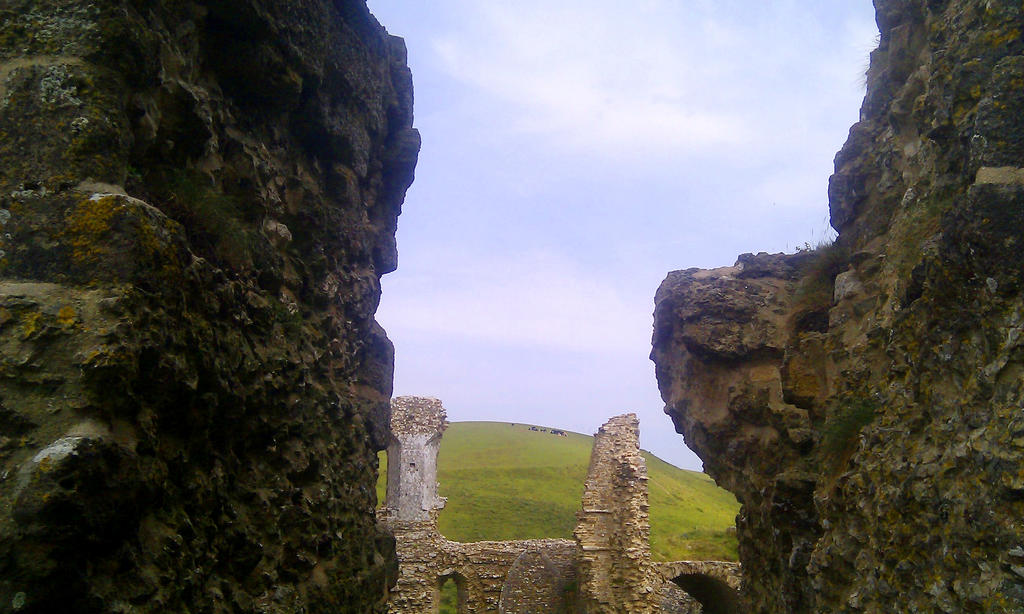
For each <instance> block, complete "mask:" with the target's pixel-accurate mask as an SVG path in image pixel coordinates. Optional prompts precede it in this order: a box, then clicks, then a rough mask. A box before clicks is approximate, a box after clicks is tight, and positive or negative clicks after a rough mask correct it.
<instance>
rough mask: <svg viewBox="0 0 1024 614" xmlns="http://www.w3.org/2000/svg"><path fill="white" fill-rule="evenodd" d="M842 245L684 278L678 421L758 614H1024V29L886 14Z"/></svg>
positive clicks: (963, 13) (663, 382) (842, 170)
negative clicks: (713, 492)
mask: <svg viewBox="0 0 1024 614" xmlns="http://www.w3.org/2000/svg"><path fill="white" fill-rule="evenodd" d="M875 6H876V10H877V22H878V26H879V29H880V32H881V37H880V42H879V47H878V49H877V50H876V51H874V52H873V53H872V56H871V64H870V68H869V69H868V72H867V94H866V96H865V99H864V104H863V106H862V108H861V120H860V121H859V122H858V123H857V124H855V125H854V126H853V128H852V129H851V131H850V137H849V139H848V140H847V142H846V144H845V145H844V146H843V148H842V150H841V151H840V152H839V154H838V155H837V156H836V161H835V164H836V172H835V174H834V175H833V176H832V178H831V180H830V181H829V208H830V212H831V220H832V225H833V226H834V227H835V228H836V229H837V230H838V231H839V238H838V239H837V241H836V243H835V245H833V246H830V247H827V248H822V249H819V250H816V251H813V252H809V253H802V254H797V255H793V256H782V255H774V256H771V255H766V254H760V255H757V256H752V255H745V256H741V257H740V259H739V261H738V262H737V264H736V266H734V267H729V268H723V269H717V270H713V271H698V270H696V269H690V270H687V271H677V272H673V273H671V274H669V276H668V278H667V279H666V280H665V282H664V283H663V284H662V286H661V288H660V289H659V290H658V294H657V297H656V313H655V334H654V351H653V353H652V358H653V359H654V361H655V363H656V365H657V375H658V382H659V386H660V388H661V392H662V397H663V398H664V399H665V402H666V411H667V412H668V413H670V415H671V416H672V418H673V420H674V421H675V424H676V427H677V429H678V430H679V431H680V432H682V433H684V434H685V435H686V438H687V442H688V443H689V445H690V446H691V447H693V448H694V449H695V450H696V451H697V453H698V454H699V455H700V456H701V458H702V459H703V460H704V463H705V469H706V470H707V471H708V473H710V474H711V475H712V476H713V477H714V478H715V479H716V480H718V481H719V483H720V484H722V485H723V486H725V487H726V488H728V489H729V490H732V491H733V492H734V493H735V494H736V496H737V498H738V499H739V500H740V502H741V504H742V506H743V507H742V511H741V514H740V519H739V522H738V524H737V530H738V534H739V539H740V558H741V560H742V562H743V566H744V581H745V586H744V590H745V593H746V596H747V597H748V598H749V599H750V602H751V603H750V605H751V607H752V608H754V609H755V610H757V611H763V612H826V611H827V612H860V611H886V612H890V611H895V612H913V611H942V612H971V611H977V612H996V613H998V612H1019V611H1022V610H1024V571H1021V569H1022V567H1024V550H1022V548H1021V535H1024V527H1022V526H1021V522H1020V519H1021V518H1024V496H1022V493H1024V482H1022V480H1021V476H1022V475H1024V473H1022V471H1024V438H1022V434H1024V416H1022V414H1021V411H1020V408H1021V407H1022V406H1024V387H1022V381H1024V380H1022V378H1021V374H1022V373H1024V345H1022V344H1024V340H1022V338H1021V335H1020V334H1019V331H1020V330H1021V327H1022V323H1024V319H1022V318H1024V315H1022V314H1024V297H1022V294H1021V291H1022V289H1024V288H1022V283H1021V282H1022V276H1021V271H1022V270H1024V262H1022V254H1024V251H1022V250H1021V249H1020V240H1021V239H1020V238H1021V236H1024V214H1022V212H1024V182H1022V180H1021V177H1022V176H1024V172H1022V171H1021V170H1020V169H1021V168H1024V145H1022V143H1024V122H1022V118H1024V87H1022V84H1024V55H1022V54H1024V40H1022V30H1024V28H1022V23H1024V6H1022V5H1021V4H1020V3H1019V2H1008V1H981V0H959V1H949V0H946V1H939V2H933V1H929V2H926V1H924V0H909V1H908V0H900V1H895V0H876V2H875Z"/></svg>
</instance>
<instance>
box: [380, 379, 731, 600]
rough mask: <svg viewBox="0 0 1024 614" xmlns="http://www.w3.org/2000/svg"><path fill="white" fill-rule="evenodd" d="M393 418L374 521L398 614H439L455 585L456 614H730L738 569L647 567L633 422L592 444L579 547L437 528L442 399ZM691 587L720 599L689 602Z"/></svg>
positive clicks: (406, 403) (618, 423) (619, 423)
mask: <svg viewBox="0 0 1024 614" xmlns="http://www.w3.org/2000/svg"><path fill="white" fill-rule="evenodd" d="M391 410H392V411H391V425H392V431H391V432H392V440H391V443H390V445H389V446H388V495H387V496H388V500H387V504H386V505H385V506H384V507H383V508H382V509H381V510H380V512H379V513H378V519H379V521H380V523H381V524H382V525H383V526H384V527H385V528H386V529H387V530H388V531H390V532H391V533H392V534H393V535H394V537H395V544H396V546H395V550H396V553H397V556H398V562H399V570H398V580H397V583H396V584H395V586H394V588H392V590H391V599H390V603H389V611H390V612H392V613H396V614H397V613H408V614H434V613H436V612H437V611H438V608H439V605H440V603H439V602H440V599H439V593H440V587H441V586H442V585H443V584H444V583H445V582H446V581H448V580H449V579H451V580H452V581H454V582H455V585H456V587H457V589H458V611H459V612H460V613H477V612H500V613H502V614H591V613H598V612H600V613H605V612H607V613H629V614H642V613H648V612H650V613H654V612H673V613H678V614H689V613H691V612H692V613H696V612H701V611H702V610H701V608H702V606H701V604H700V603H699V600H702V599H703V600H705V603H704V605H703V608H704V609H703V612H705V613H707V614H713V613H715V612H731V611H733V610H732V609H729V608H731V607H733V606H734V605H735V603H736V601H737V599H738V597H737V594H736V593H735V591H736V589H737V588H738V587H739V584H740V580H739V566H738V565H735V564H731V563H716V562H706V561H678V562H675V563H671V564H654V563H652V562H651V558H650V546H649V533H650V529H649V524H648V516H647V468H646V464H645V463H644V460H643V457H642V456H641V455H640V445H639V425H638V421H637V418H636V416H635V415H633V414H628V415H624V416H618V417H616V418H612V419H611V420H609V421H608V422H607V423H606V424H605V425H604V426H602V427H601V429H600V430H599V431H598V433H597V434H596V435H595V437H594V450H593V453H592V456H591V464H590V469H589V472H588V477H587V482H586V487H585V492H584V497H583V505H582V509H581V511H580V512H579V513H578V525H577V528H576V531H575V540H566V539H532V540H514V541H485V542H474V543H459V542H453V541H450V540H448V539H446V538H445V537H444V536H443V535H441V533H440V532H439V531H438V529H437V517H438V514H439V512H440V510H441V508H442V507H443V506H444V502H445V500H444V498H442V497H438V496H437V486H438V485H437V451H438V447H439V443H440V438H441V435H442V433H443V432H444V429H445V428H446V427H447V424H448V423H447V421H446V415H445V411H444V408H443V407H442V405H441V402H440V401H438V400H437V399H430V398H423V397H398V398H395V399H393V400H392V404H391ZM392 459H396V460H392ZM413 463H415V464H416V467H415V469H413V468H412V467H411V466H410V465H411V464H413ZM680 580H683V581H680ZM673 582H675V583H673ZM688 586H689V590H696V591H697V592H698V593H701V590H702V589H704V588H706V587H711V588H712V589H715V590H718V591H719V592H717V593H716V592H715V591H714V590H711V591H707V590H705V591H704V592H703V593H701V594H695V595H693V596H691V595H689V594H687V593H686V592H685V589H687V588H688ZM722 591H724V592H722ZM709 595H710V597H709ZM709 598H711V599H713V600H714V601H713V602H710V603H708V602H706V601H707V600H708V599H709ZM723 608H724V609H723Z"/></svg>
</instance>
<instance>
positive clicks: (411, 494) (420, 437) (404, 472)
mask: <svg viewBox="0 0 1024 614" xmlns="http://www.w3.org/2000/svg"><path fill="white" fill-rule="evenodd" d="M446 428H448V420H447V415H446V414H445V411H444V407H442V406H441V401H439V400H438V399H431V398H427V397H397V398H395V399H393V400H392V401H391V441H390V442H389V443H388V493H387V506H386V507H385V508H384V510H385V511H384V514H385V515H386V516H388V517H389V520H390V521H392V522H399V523H416V522H427V523H432V524H435V525H436V524H437V522H436V521H437V514H438V513H439V511H440V510H441V509H442V508H443V507H444V502H445V500H444V498H442V497H439V496H437V451H438V448H439V447H440V445H441V435H443V434H444V430H445V429H446Z"/></svg>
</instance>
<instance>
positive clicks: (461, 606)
mask: <svg viewBox="0 0 1024 614" xmlns="http://www.w3.org/2000/svg"><path fill="white" fill-rule="evenodd" d="M449 581H450V582H452V583H454V584H455V593H456V598H455V611H456V612H458V614H465V613H466V612H468V611H469V608H468V606H467V602H468V600H469V591H468V589H467V586H466V585H467V582H466V577H465V576H463V575H462V574H460V573H459V572H457V571H455V572H449V573H445V574H442V575H440V576H438V578H437V587H436V590H437V596H436V597H435V598H434V606H435V610H434V611H435V612H439V611H440V609H441V589H442V587H444V585H445V583H446V582H449Z"/></svg>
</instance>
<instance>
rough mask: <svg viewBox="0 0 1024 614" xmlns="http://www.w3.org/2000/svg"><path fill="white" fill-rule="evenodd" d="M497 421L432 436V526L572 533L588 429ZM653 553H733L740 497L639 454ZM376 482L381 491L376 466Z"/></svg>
mask: <svg viewBox="0 0 1024 614" xmlns="http://www.w3.org/2000/svg"><path fill="white" fill-rule="evenodd" d="M529 426H530V425H524V424H516V425H511V424H509V423H503V422H455V423H452V424H451V425H450V426H449V427H448V430H447V431H446V432H445V435H444V439H442V440H441V452H440V455H439V457H438V465H439V468H438V474H439V475H438V481H439V482H440V483H441V495H442V496H444V497H448V504H447V505H446V506H445V509H444V511H443V512H442V514H441V519H440V529H441V533H443V534H444V535H445V536H447V537H448V538H449V539H453V540H456V541H464V542H468V541H479V540H485V539H501V540H504V539H529V538H538V537H564V538H571V537H572V530H573V527H574V526H575V524H576V510H577V509H579V505H580V498H581V497H582V495H583V481H584V480H585V479H586V475H587V466H588V464H589V461H590V449H591V446H592V445H593V438H592V437H589V436H586V435H579V434H577V433H568V437H558V436H555V435H552V434H550V433H543V432H538V431H531V430H529ZM644 456H645V458H646V460H647V472H648V475H649V477H650V481H649V487H650V506H651V507H650V516H651V548H652V552H653V555H654V558H655V560H679V559H700V558H707V559H730V560H735V559H736V540H735V537H734V536H732V535H728V534H726V529H727V528H728V527H731V526H732V525H733V522H734V520H735V517H736V512H737V511H738V510H739V505H738V504H737V502H736V499H735V498H733V496H732V494H730V493H728V492H726V491H724V490H722V489H720V488H718V487H717V486H715V484H714V482H713V481H712V480H711V479H710V478H709V477H707V476H706V475H704V474H702V473H697V472H693V471H685V470H682V469H679V468H677V467H674V466H672V465H670V464H668V463H666V462H664V461H662V460H661V459H659V458H657V457H655V456H653V455H651V454H648V453H646V452H645V453H644ZM381 475H382V478H381V480H380V481H379V482H378V484H377V491H378V497H380V498H381V499H383V493H384V490H383V488H384V479H383V475H384V471H383V464H382V471H381Z"/></svg>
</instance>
